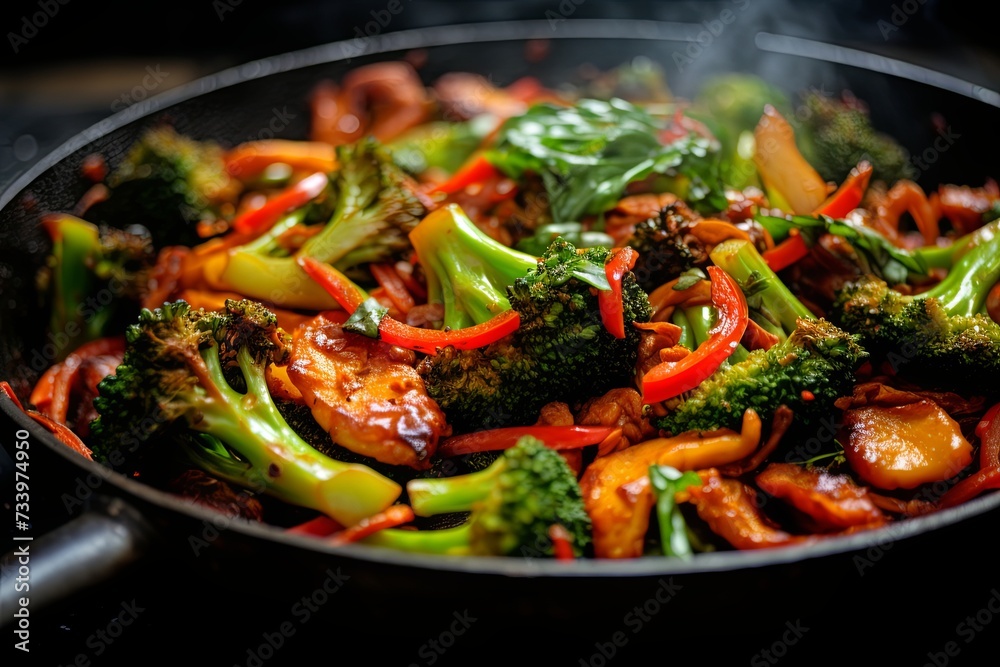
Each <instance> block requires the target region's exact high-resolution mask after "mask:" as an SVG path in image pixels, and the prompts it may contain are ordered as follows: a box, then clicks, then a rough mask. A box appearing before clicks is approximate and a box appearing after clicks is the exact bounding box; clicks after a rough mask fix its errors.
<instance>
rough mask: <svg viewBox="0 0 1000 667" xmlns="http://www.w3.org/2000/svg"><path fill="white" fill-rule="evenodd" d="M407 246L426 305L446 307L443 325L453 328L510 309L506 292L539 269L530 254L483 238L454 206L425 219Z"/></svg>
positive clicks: (483, 320) (535, 259)
mask: <svg viewBox="0 0 1000 667" xmlns="http://www.w3.org/2000/svg"><path fill="white" fill-rule="evenodd" d="M410 241H411V242H412V243H413V248H414V250H415V251H416V253H417V257H419V259H420V263H421V264H422V265H423V266H424V268H425V269H426V276H427V293H428V302H429V303H438V304H442V305H443V306H444V311H445V314H444V325H445V326H447V327H451V328H452V329H460V328H464V327H467V326H471V325H473V324H480V323H482V322H485V321H487V320H489V319H490V318H492V317H493V316H495V315H497V314H498V313H501V312H503V311H505V310H508V309H509V308H510V301H509V300H508V299H507V292H506V289H507V287H508V286H510V285H512V284H513V283H514V281H515V280H516V279H517V278H523V277H524V276H525V275H527V273H528V272H529V271H530V270H532V269H534V268H535V267H536V266H537V265H538V259H537V258H536V257H535V256H534V255H529V254H527V253H523V252H521V251H519V250H514V249H513V248H510V247H508V246H506V245H504V244H502V243H500V242H498V241H495V240H494V239H492V238H490V237H489V236H487V235H486V233H485V232H483V231H482V230H480V229H479V227H477V226H476V224H475V223H474V222H472V220H470V219H469V218H468V216H466V215H465V213H464V212H463V211H462V209H461V208H459V207H458V206H457V205H449V206H445V207H442V208H439V209H438V210H436V211H434V212H432V213H431V214H429V215H428V216H427V217H426V218H424V219H423V220H422V221H421V222H420V224H419V225H417V226H416V227H415V228H414V229H413V231H412V232H410Z"/></svg>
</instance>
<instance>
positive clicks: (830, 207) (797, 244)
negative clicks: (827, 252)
mask: <svg viewBox="0 0 1000 667" xmlns="http://www.w3.org/2000/svg"><path fill="white" fill-rule="evenodd" d="M871 176H872V165H871V163H869V162H866V161H862V162H859V163H858V166H856V167H855V168H854V169H852V170H851V173H850V174H849V175H848V176H847V178H846V179H844V182H843V183H842V184H841V185H840V187H839V188H837V191H836V192H834V193H833V194H832V195H830V197H828V198H827V200H826V201H824V202H823V203H822V204H820V205H819V206H818V207H817V208H816V210H814V211H813V213H812V214H813V215H814V216H819V215H827V216H830V217H831V218H843V217H844V216H845V215H847V214H848V213H850V212H851V211H853V210H854V209H856V208H857V207H858V206H860V205H861V200H862V198H863V197H864V195H865V190H867V189H868V182H869V181H870V180H871ZM808 254H809V246H808V245H807V244H806V241H805V239H804V238H802V235H801V234H799V233H798V230H794V229H793V230H792V231H791V232H790V234H789V236H788V238H787V239H785V240H784V241H782V242H781V243H779V244H778V245H776V246H774V247H773V248H771V249H770V250H765V251H764V252H763V253H762V256H763V258H764V260H765V261H766V262H767V265H768V266H769V267H771V270H772V271H781V270H782V269H784V268H787V267H789V266H791V265H792V264H794V263H795V262H797V261H799V260H800V259H802V258H803V257H805V256H806V255H808Z"/></svg>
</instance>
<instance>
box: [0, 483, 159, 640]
mask: <svg viewBox="0 0 1000 667" xmlns="http://www.w3.org/2000/svg"><path fill="white" fill-rule="evenodd" d="M102 500H103V502H101V503H100V504H99V505H97V506H95V507H93V508H91V509H89V510H87V511H86V512H84V513H83V514H81V515H80V516H78V517H76V518H75V519H73V520H71V521H69V522H68V523H66V524H64V525H63V526H60V527H59V528H56V529H55V530H53V531H51V532H49V533H46V534H45V535H43V536H42V537H40V538H38V539H36V540H32V541H30V542H29V541H24V542H20V543H17V544H16V546H15V547H14V549H13V550H12V551H11V552H9V553H7V554H6V555H5V556H4V557H3V560H2V561H0V609H2V610H3V613H2V615H0V627H3V626H4V625H7V624H8V623H12V622H13V623H16V621H17V612H18V610H19V609H21V607H22V606H23V605H21V604H20V599H21V598H28V600H29V605H30V606H28V607H27V609H29V610H30V613H32V614H33V613H35V612H36V611H38V610H41V609H43V608H45V607H48V606H50V605H52V604H53V603H55V602H58V601H60V600H63V599H68V598H70V597H72V596H73V595H76V594H77V593H80V592H81V591H83V590H85V589H88V588H90V587H92V586H95V585H97V584H100V583H103V582H105V581H108V580H110V579H112V578H113V577H114V576H116V575H118V574H119V573H120V572H121V570H122V568H124V567H126V566H128V565H131V564H132V563H134V562H136V561H137V560H139V559H140V558H141V557H142V556H143V555H144V554H146V553H147V552H148V551H149V547H150V545H151V543H152V533H153V531H152V529H151V527H150V525H149V523H148V521H146V520H145V519H143V518H142V517H141V516H140V514H139V512H138V511H137V510H135V509H134V508H133V507H131V506H130V505H128V504H127V503H125V502H124V501H122V500H121V499H119V498H110V499H102ZM25 550H26V551H27V555H25ZM21 568H26V570H25V569H21ZM25 574H27V577H25ZM19 577H20V581H19ZM19 583H20V584H21V585H20V586H19V585H18V584H19ZM25 584H27V589H25ZM26 613H27V612H26Z"/></svg>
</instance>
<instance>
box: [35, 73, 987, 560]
mask: <svg viewBox="0 0 1000 667" xmlns="http://www.w3.org/2000/svg"><path fill="white" fill-rule="evenodd" d="M667 83H668V82H667V81H665V79H664V78H663V77H662V76H661V75H660V74H658V72H657V71H656V69H655V68H651V67H649V66H648V63H647V66H646V67H644V68H639V69H637V68H634V67H622V68H620V69H618V70H613V71H610V72H602V73H591V75H590V76H589V77H584V78H582V79H581V81H580V82H578V83H577V84H574V85H573V86H567V87H564V88H549V87H546V86H544V85H542V83H540V82H539V81H537V80H535V79H533V78H530V77H529V78H523V79H519V80H516V81H514V82H512V83H510V84H509V85H503V86H500V85H497V84H495V83H494V82H492V81H489V80H487V79H485V78H483V77H481V76H478V75H475V74H471V73H461V72H456V73H451V74H448V75H445V76H442V77H440V78H438V79H437V80H434V81H431V82H425V81H424V80H422V79H421V78H420V76H419V73H418V71H417V70H416V69H414V67H413V66H411V65H410V64H408V63H407V62H404V61H399V62H385V63H377V64H371V65H367V66H364V67H360V68H358V69H355V70H353V71H351V72H350V73H349V74H347V75H346V76H345V77H343V79H342V80H336V81H335V80H328V81H321V82H318V83H317V85H316V87H315V88H314V90H313V91H312V93H311V97H309V99H308V105H309V109H310V111H311V114H312V115H311V123H310V130H309V136H306V137H303V138H300V139H286V138H280V139H279V138H271V139H266V138H262V139H257V140H252V141H245V142H242V143H237V144H235V145H224V144H222V143H219V142H217V141H215V140H212V139H208V138H203V137H196V136H190V135H185V134H184V133H182V132H179V131H178V130H177V129H176V128H174V127H173V126H171V125H170V124H169V123H167V122H165V121H164V122H158V123H155V124H149V125H148V126H147V127H145V128H144V129H143V131H142V132H141V133H140V134H139V135H138V138H137V139H136V140H135V142H134V144H133V145H132V146H131V148H130V149H129V150H128V151H127V152H126V153H125V154H124V155H122V156H104V155H99V154H92V155H90V156H88V157H87V158H86V159H85V160H83V161H82V173H81V178H82V179H89V181H90V186H89V189H86V194H85V195H84V196H83V197H82V198H81V199H80V201H79V203H78V205H77V207H76V208H75V209H74V210H71V211H51V212H47V213H45V215H44V216H43V217H42V220H41V224H42V225H43V226H44V229H45V231H46V232H47V234H48V237H49V238H50V240H51V248H52V250H51V253H50V256H49V261H48V263H47V264H46V265H45V267H44V268H43V270H42V271H41V272H40V273H39V275H38V284H39V289H40V292H41V293H42V294H43V295H44V296H45V298H46V299H47V308H48V312H49V313H50V322H49V328H50V330H51V331H53V332H60V334H61V336H62V337H61V340H66V341H67V342H66V344H65V345H64V346H63V348H62V350H61V355H60V358H59V359H57V360H56V363H54V364H53V365H52V366H51V367H50V368H48V370H47V371H45V372H44V373H43V374H42V375H41V376H40V377H39V378H38V379H37V382H36V383H34V384H33V390H32V391H31V394H30V396H29V397H27V400H24V401H22V406H23V409H24V410H25V412H27V413H28V414H29V415H30V416H31V417H33V418H34V419H35V420H37V421H38V422H40V423H42V424H43V425H45V426H46V428H48V429H49V430H50V431H52V432H53V433H54V434H55V435H56V436H57V437H58V438H59V440H60V441H62V442H64V443H65V444H66V445H67V446H70V447H72V448H73V449H75V450H76V451H77V452H78V453H79V455H81V456H84V457H88V458H92V459H93V460H95V461H98V462H101V463H103V464H105V465H107V466H110V467H112V468H113V469H115V470H117V471H118V472H121V473H123V474H125V475H127V476H131V477H135V478H138V479H140V480H142V481H143V482H145V483H148V484H151V485H154V486H156V487H158V488H160V489H162V490H165V491H167V492H170V493H172V494H176V495H178V496H181V497H184V498H187V499H189V500H190V501H191V502H195V503H199V504H202V505H206V506H209V507H211V508H214V509H215V510H217V511H219V512H222V513H225V514H226V515H228V516H230V517H233V518H236V517H239V518H241V519H244V520H246V521H249V522H261V523H263V524H267V525H269V526H273V527H274V528H276V529H278V530H282V531H287V532H288V533H290V534H297V535H305V536H309V537H308V538H307V539H316V540H322V541H324V542H327V543H329V544H338V545H339V544H346V543H360V544H366V545H370V546H371V547H372V548H382V549H395V550H402V551H407V552H420V553H430V554H442V555H451V556H462V557H470V556H513V557H529V558H536V557H537V558H556V559H566V560H572V559H578V558H597V559H626V558H640V557H660V558H664V557H667V558H683V559H687V558H697V557H698V554H700V553H704V552H708V551H726V550H729V551H733V550H744V549H762V548H780V547H784V546H789V545H802V544H811V543H816V542H819V541H822V540H831V539H837V538H838V537H839V536H843V535H847V534H853V533H857V532H858V531H868V530H875V529H879V528H883V527H886V526H888V525H890V524H893V523H896V522H901V521H906V520H908V519H910V518H911V517H916V516H920V515H925V514H928V513H932V512H939V511H943V510H946V509H947V508H951V507H954V506H957V505H960V504H963V503H966V502H968V501H970V500H972V499H974V498H976V497H979V496H981V495H983V494H985V493H989V492H991V491H994V490H996V489H998V488H1000V416H998V415H1000V391H998V389H997V387H998V384H997V380H996V379H997V378H998V377H1000V235H998V234H997V226H998V225H1000V221H998V218H1000V189H998V186H997V183H996V182H994V181H993V180H988V179H987V180H986V181H985V182H983V183H960V184H940V185H935V186H933V187H931V186H928V185H927V184H920V183H919V182H918V181H919V180H920V175H921V174H920V173H919V172H918V170H917V169H916V168H915V167H914V164H913V163H912V162H911V161H910V159H909V155H908V154H907V152H906V150H904V148H903V147H902V146H901V145H900V144H899V143H898V142H897V141H896V140H895V139H894V138H892V137H891V136H889V135H887V134H885V133H884V132H883V131H880V130H879V129H878V128H876V127H875V126H874V125H873V122H872V119H871V115H870V113H869V110H868V109H867V107H866V105H865V103H864V101H862V100H859V99H857V98H856V97H854V96H853V95H852V94H851V91H848V90H844V91H840V92H838V93H836V94H828V93H823V92H821V91H817V90H802V91H784V90H781V89H779V88H777V87H775V86H773V85H771V84H768V83H766V82H765V81H763V80H760V79H757V78H755V77H753V76H750V75H742V74H741V75H725V76H717V77H715V78H713V79H709V80H706V81H705V83H704V85H703V86H702V87H701V89H700V90H699V91H698V93H697V94H696V95H691V96H689V97H687V98H681V97H677V96H675V95H674V94H673V93H672V92H671V91H670V89H669V87H668V85H667ZM803 111H805V112H803Z"/></svg>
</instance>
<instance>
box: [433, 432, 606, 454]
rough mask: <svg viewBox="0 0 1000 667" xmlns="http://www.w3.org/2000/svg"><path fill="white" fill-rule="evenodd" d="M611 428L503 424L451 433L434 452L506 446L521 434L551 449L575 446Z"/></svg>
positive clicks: (593, 440)
mask: <svg viewBox="0 0 1000 667" xmlns="http://www.w3.org/2000/svg"><path fill="white" fill-rule="evenodd" d="M615 430H616V429H615V428H614V427H612V426H580V425H572V426H552V425H540V426H507V427H504V428H493V429H488V430H485V431H473V432H471V433H463V434H461V435H453V436H451V437H449V438H446V439H444V440H442V441H441V442H440V443H439V444H438V449H437V453H438V454H439V455H441V456H462V455H463V454H473V453H476V452H490V451H496V450H503V449H510V448H511V447H513V446H514V445H516V444H517V441H518V440H520V439H521V437H522V436H525V435H530V436H532V437H535V438H538V439H539V440H541V441H542V442H544V443H545V444H546V446H548V447H550V448H552V449H555V450H564V449H578V448H580V447H587V446H588V445H596V444H599V443H601V442H602V441H604V439H605V438H607V437H608V436H609V435H610V434H611V433H612V432H614V431H615Z"/></svg>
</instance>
